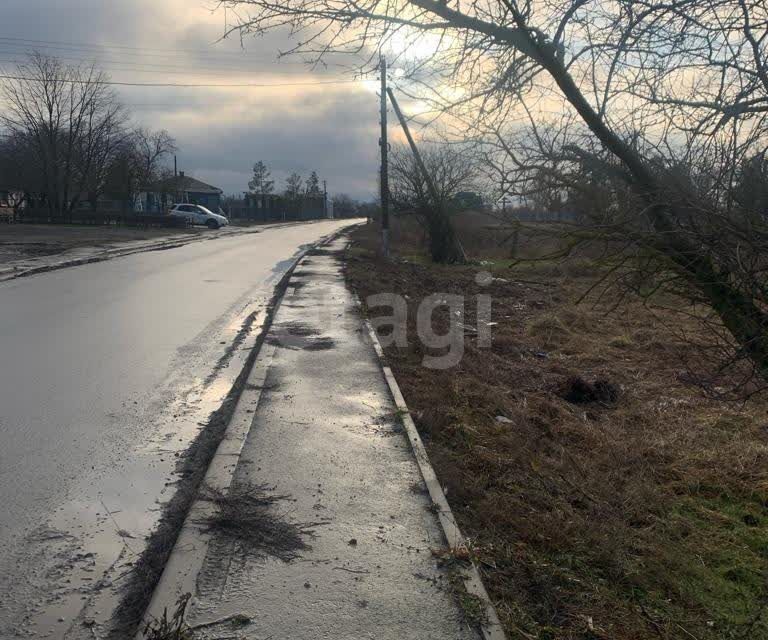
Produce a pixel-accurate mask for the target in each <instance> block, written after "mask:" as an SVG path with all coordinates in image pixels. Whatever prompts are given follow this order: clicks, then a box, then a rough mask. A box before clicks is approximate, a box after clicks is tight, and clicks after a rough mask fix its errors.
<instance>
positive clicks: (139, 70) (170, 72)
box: [0, 53, 308, 76]
mask: <svg viewBox="0 0 768 640" xmlns="http://www.w3.org/2000/svg"><path fill="white" fill-rule="evenodd" d="M0 55H2V54H1V53H0ZM68 59H69V58H60V60H68ZM84 62H88V61H87V60H86V61H84ZM94 62H95V64H96V66H97V67H100V66H104V68H105V69H107V70H112V71H131V72H133V73H156V74H163V75H166V74H167V75H181V76H201V75H211V74H229V75H237V74H254V73H262V74H272V75H295V76H298V75H307V73H308V72H307V70H306V69H305V70H303V71H298V70H296V69H289V70H282V69H275V70H274V71H270V70H263V69H262V70H256V69H237V68H235V69H232V68H226V67H222V68H219V69H214V68H211V67H208V68H206V67H202V68H200V70H199V71H176V70H174V69H177V68H178V67H175V68H174V67H171V68H170V69H146V68H142V67H141V66H139V65H134V66H130V67H124V66H123V65H122V63H112V64H107V63H103V62H97V61H94ZM23 63H24V61H23V60H7V59H0V65H3V64H11V65H16V66H20V65H22V64H23ZM113 65H120V66H119V67H118V66H113Z"/></svg>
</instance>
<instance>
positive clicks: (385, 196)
mask: <svg viewBox="0 0 768 640" xmlns="http://www.w3.org/2000/svg"><path fill="white" fill-rule="evenodd" d="M379 73H380V74H381V105H380V107H381V137H380V138H379V145H381V179H380V182H381V252H382V254H383V255H384V257H385V258H388V257H389V166H388V162H389V161H388V158H387V153H388V151H389V143H388V142H387V59H386V58H385V57H384V56H381V64H380V69H379Z"/></svg>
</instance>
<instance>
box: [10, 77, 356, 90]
mask: <svg viewBox="0 0 768 640" xmlns="http://www.w3.org/2000/svg"><path fill="white" fill-rule="evenodd" d="M0 80H23V81H26V82H44V80H41V79H40V78H28V77H26V76H11V75H0ZM58 82H66V83H69V84H101V85H109V86H119V87H180V88H215V87H222V88H248V87H307V86H313V85H323V84H352V83H357V82H360V80H319V81H317V82H264V83H242V84H240V83H238V84H197V83H194V84H175V83H167V82H120V81H114V80H75V79H60V80H58Z"/></svg>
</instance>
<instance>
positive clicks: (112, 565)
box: [18, 303, 265, 640]
mask: <svg viewBox="0 0 768 640" xmlns="http://www.w3.org/2000/svg"><path fill="white" fill-rule="evenodd" d="M263 307H264V305H263V304H261V305H256V304H255V303H254V304H252V305H250V306H249V307H248V309H247V310H246V312H244V313H242V314H238V317H237V318H235V319H234V320H233V321H232V322H231V323H229V324H228V325H227V326H225V327H224V328H223V329H222V331H221V332H220V333H218V334H217V335H216V336H215V341H216V342H215V343H214V345H213V346H209V349H210V350H211V354H212V355H211V357H210V358H206V360H207V367H208V369H209V370H210V369H211V368H213V372H214V373H208V374H207V375H199V376H196V377H195V378H194V379H193V380H192V382H191V384H190V380H189V379H186V378H185V379H183V380H182V379H181V378H184V376H183V375H182V374H181V373H179V374H176V375H174V376H173V377H172V379H171V380H169V381H168V383H167V384H166V385H164V390H166V391H167V390H169V389H173V390H174V393H175V394H176V397H175V400H173V401H172V402H171V404H170V405H166V406H165V407H158V411H157V413H156V415H154V416H148V417H149V419H150V421H151V422H150V424H151V428H149V429H148V431H150V432H151V433H152V434H153V435H152V437H151V438H150V440H149V441H148V442H145V443H137V446H136V448H135V449H134V451H132V452H131V453H130V454H127V455H124V456H122V459H121V460H120V461H119V465H115V468H114V470H113V472H112V473H110V474H107V475H106V476H105V477H99V478H98V486H94V484H92V483H89V484H88V485H86V486H83V485H81V486H80V487H79V489H77V490H75V491H73V494H74V495H77V496H78V497H77V498H76V499H73V500H72V501H70V502H69V503H67V504H65V505H63V506H62V507H60V508H59V509H58V510H57V511H56V513H55V514H54V516H53V517H52V518H51V520H50V521H49V522H48V523H47V524H46V525H45V527H44V528H41V529H39V530H38V531H36V532H33V534H31V535H30V536H29V537H28V545H27V546H28V551H27V554H28V558H32V559H33V560H32V563H33V564H34V565H35V567H34V570H33V573H35V574H36V576H35V577H36V579H37V580H39V584H40V592H41V596H40V599H39V601H37V602H34V603H26V604H27V607H26V610H27V612H26V615H25V620H24V621H23V622H21V623H20V624H19V625H18V631H19V632H20V633H21V634H23V635H29V636H33V637H48V638H67V639H68V640H79V639H80V638H89V639H93V638H105V637H106V636H107V634H108V633H109V630H110V623H111V616H112V613H113V611H114V609H115V607H116V606H117V604H118V603H119V599H120V596H121V586H122V585H123V584H124V582H125V580H126V578H127V577H128V576H129V575H130V572H131V568H132V566H133V563H134V562H135V561H136V560H137V559H138V558H139V556H140V555H141V553H142V552H143V550H144V548H145V542H146V537H147V536H149V534H150V533H151V532H152V531H153V529H154V528H155V526H156V525H157V523H158V521H159V519H160V516H161V514H162V509H163V505H164V504H165V503H166V502H168V500H170V498H171V497H172V496H173V495H174V492H175V488H176V483H177V481H178V474H177V473H176V465H177V461H178V460H179V458H180V457H182V456H183V454H184V452H185V451H186V450H187V448H188V447H189V445H190V444H191V443H192V442H193V441H194V439H195V437H196V436H197V435H198V434H199V433H200V431H201V430H202V428H203V427H204V426H205V425H206V424H207V422H208V419H209V417H210V415H211V414H212V413H213V412H214V411H215V410H216V409H218V408H219V407H220V405H221V403H222V401H223V400H224V399H225V397H226V396H227V394H228V393H229V391H230V389H231V388H232V385H233V383H234V382H235V380H236V378H237V376H238V374H239V373H240V371H241V370H242V368H243V366H244V365H245V362H246V360H247V359H248V357H249V355H250V351H251V347H252V345H253V342H254V340H255V338H256V336H257V335H258V334H259V332H260V330H261V328H262V326H263V322H264V317H265V315H264V311H263ZM254 314H255V315H254ZM246 320H247V321H248V322H247V323H246V324H245V325H244V322H245V321H246ZM203 373H205V372H203ZM179 389H186V391H185V392H183V393H182V394H179V391H178V390H179ZM159 391H160V394H159V396H158V393H155V394H153V396H155V397H162V396H163V390H159ZM160 403H161V401H160V400H158V401H157V403H156V404H160ZM153 409H154V407H150V408H149V409H148V411H151V410H153ZM41 560H42V562H41Z"/></svg>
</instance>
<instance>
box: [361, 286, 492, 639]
mask: <svg viewBox="0 0 768 640" xmlns="http://www.w3.org/2000/svg"><path fill="white" fill-rule="evenodd" d="M355 300H356V301H357V303H358V305H359V306H361V305H360V301H359V299H358V298H357V295H356V294H355ZM364 322H365V326H366V329H367V330H368V335H369V337H370V339H371V342H372V343H373V347H374V349H375V351H376V355H377V356H378V359H379V364H380V365H381V369H382V371H383V373H384V378H385V379H386V381H387V386H389V390H390V392H391V394H392V398H393V400H394V401H395V405H396V406H397V409H398V413H399V414H400V419H401V421H402V423H403V426H404V427H405V430H406V433H407V434H408V441H409V442H410V443H411V447H412V449H413V454H414V456H415V458H416V463H417V464H418V465H419V470H420V471H421V475H422V477H423V478H424V483H425V484H426V485H427V490H428V491H429V497H430V498H431V499H432V503H433V504H434V505H435V507H436V510H437V516H438V520H439V522H440V526H441V528H442V530H443V533H444V535H445V539H446V541H447V542H448V546H449V547H450V548H452V549H455V548H459V549H460V548H464V547H466V546H467V544H466V539H465V538H464V536H463V535H462V533H461V530H460V529H459V525H458V524H457V523H456V518H455V517H454V515H453V511H451V507H450V505H449V504H448V500H447V499H446V497H445V493H444V492H443V488H442V486H441V485H440V481H439V480H438V479H437V475H436V474H435V470H434V468H433V467H432V463H431V462H430V461H429V456H428V455H427V450H426V448H425V447H424V443H423V442H422V440H421V436H420V435H419V432H418V430H417V429H416V424H415V423H414V422H413V417H412V416H411V412H410V410H409V409H408V405H407V404H406V402H405V398H404V397H403V394H402V392H401V391H400V385H398V384H397V380H396V379H395V376H394V374H393V373H392V369H391V368H390V367H389V365H388V364H387V360H386V356H385V355H384V349H383V348H382V346H381V343H380V342H379V338H378V336H377V335H376V331H375V330H374V328H373V326H371V323H370V322H369V321H368V320H367V319H364ZM461 576H462V578H463V579H464V586H465V588H466V589H467V592H468V593H470V594H472V595H474V596H476V597H478V598H479V599H480V600H481V601H482V602H483V604H484V605H485V617H486V623H485V624H483V625H481V631H482V634H483V638H484V639H485V640H506V635H505V633H504V628H503V627H502V626H501V622H500V621H499V616H498V614H497V613H496V608H495V607H494V606H493V603H492V602H491V599H490V598H489V597H488V592H487V591H486V590H485V585H483V580H482V578H481V577H480V572H479V571H478V569H477V565H476V564H475V562H474V561H472V564H471V565H470V566H469V567H467V568H465V569H462V570H461Z"/></svg>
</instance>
